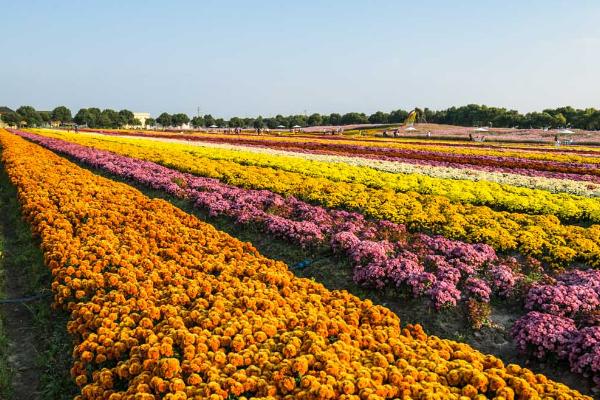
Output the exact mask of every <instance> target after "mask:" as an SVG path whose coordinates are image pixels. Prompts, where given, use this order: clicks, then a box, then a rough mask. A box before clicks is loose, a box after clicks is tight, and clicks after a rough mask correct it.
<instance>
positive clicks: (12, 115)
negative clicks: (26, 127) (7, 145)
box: [2, 111, 23, 127]
mask: <svg viewBox="0 0 600 400" xmlns="http://www.w3.org/2000/svg"><path fill="white" fill-rule="evenodd" d="M2 121H4V123H6V124H8V125H11V126H17V127H18V126H20V125H21V122H22V121H23V117H21V115H19V114H18V113H16V112H14V111H9V112H7V113H4V114H2Z"/></svg>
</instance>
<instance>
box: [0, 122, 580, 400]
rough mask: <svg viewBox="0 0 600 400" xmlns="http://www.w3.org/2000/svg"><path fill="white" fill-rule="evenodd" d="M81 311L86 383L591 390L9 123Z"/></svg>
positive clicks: (88, 392)
mask: <svg viewBox="0 0 600 400" xmlns="http://www.w3.org/2000/svg"><path fill="white" fill-rule="evenodd" d="M0 144H1V146H2V149H3V152H2V161H3V164H4V167H5V169H6V171H7V173H8V175H9V177H10V179H11V181H12V182H13V184H15V186H16V187H17V189H18V193H19V200H20V202H21V205H22V211H23V214H24V216H25V218H26V219H27V221H28V222H29V223H30V224H31V225H32V229H33V231H34V233H35V234H36V235H38V236H39V237H40V238H41V241H42V249H43V252H44V260H45V263H46V264H47V265H48V267H49V268H51V270H52V274H53V277H54V281H53V284H52V289H53V292H54V294H55V301H56V303H57V304H58V305H60V306H62V307H65V308H66V309H68V310H69V311H70V312H71V319H70V322H69V324H68V329H69V331H70V332H71V333H72V334H74V335H75V337H76V339H77V344H76V347H75V349H74V352H73V355H74V358H75V362H74V365H73V368H72V374H73V376H74V378H75V380H76V383H77V384H78V385H79V386H80V387H81V394H80V395H79V396H77V398H78V399H108V400H119V399H136V400H137V399H142V400H145V399H156V398H165V399H171V400H174V399H192V398H193V399H206V398H207V399H213V400H217V399H236V398H237V399H246V398H263V399H275V398H283V399H357V400H358V399H365V400H366V399H368V400H376V399H385V398H388V399H391V398H402V399H417V398H418V399H467V398H470V399H485V398H496V399H515V398H519V399H541V398H548V399H549V398H552V399H559V398H560V399H584V398H586V399H587V398H588V397H586V396H583V395H581V394H580V393H578V392H577V391H575V390H571V389H569V388H568V387H566V386H565V385H562V384H558V383H555V382H553V381H551V380H549V379H547V378H546V377H545V376H543V375H536V374H534V373H532V372H531V371H530V370H528V369H526V368H521V367H519V366H517V365H513V364H511V365H507V366H505V365H504V364H503V363H502V361H500V360H499V359H497V358H495V357H493V356H489V355H484V354H481V353H479V352H477V351H475V350H473V349H472V348H471V347H469V346H468V345H465V344H461V343H457V342H453V341H449V340H443V339H439V338H437V337H434V336H427V335H426V334H425V333H424V332H423V331H422V329H421V328H420V327H419V326H408V327H406V328H404V329H401V328H400V321H399V319H398V318H397V316H396V315H395V314H393V313H392V312H391V311H389V310H388V309H386V308H384V307H381V306H375V305H373V304H372V303H370V302H369V301H361V300H359V299H358V298H356V297H354V296H352V295H350V294H348V293H346V292H343V291H329V290H327V289H325V288H324V287H323V286H322V285H320V284H317V283H314V282H312V281H310V280H306V279H299V278H296V277H294V276H293V274H291V273H290V272H289V271H288V270H287V267H286V266H285V264H283V263H281V262H276V261H273V260H269V259H267V258H264V257H263V256H261V255H260V254H258V253H257V251H256V250H255V249H254V248H253V247H252V246H251V245H249V244H247V243H242V242H239V241H238V240H236V239H234V238H232V237H230V236H228V235H226V234H224V233H222V232H219V231H217V230H215V229H214V228H213V227H212V226H210V225H207V224H205V223H202V222H201V221H199V220H198V219H196V218H195V217H193V216H191V215H189V214H186V213H184V212H182V211H180V210H179V209H177V208H175V207H173V206H171V205H170V204H168V203H167V202H164V201H162V200H151V199H149V198H147V197H145V196H144V195H142V194H141V193H140V192H138V191H137V190H135V189H133V188H131V187H129V186H127V185H124V184H121V183H116V182H113V181H110V180H108V179H105V178H102V177H100V176H97V175H94V174H92V173H90V172H89V171H86V170H83V169H81V168H79V167H77V166H76V165H74V164H72V163H70V162H68V161H66V160H65V159H63V158H60V157H58V156H56V155H55V154H53V153H51V152H49V151H47V150H44V149H42V148H40V147H39V146H37V145H34V144H31V143H29V142H26V141H25V140H24V139H21V138H18V137H15V136H13V135H10V134H8V133H6V132H5V131H0Z"/></svg>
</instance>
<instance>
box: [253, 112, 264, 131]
mask: <svg viewBox="0 0 600 400" xmlns="http://www.w3.org/2000/svg"><path fill="white" fill-rule="evenodd" d="M252 126H254V128H255V129H262V128H264V126H265V122H264V121H263V117H261V116H260V115H259V116H258V118H256V119H255V120H254V124H252Z"/></svg>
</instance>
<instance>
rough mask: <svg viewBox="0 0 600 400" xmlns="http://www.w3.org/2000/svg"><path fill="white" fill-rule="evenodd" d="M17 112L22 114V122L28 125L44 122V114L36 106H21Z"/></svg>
mask: <svg viewBox="0 0 600 400" xmlns="http://www.w3.org/2000/svg"><path fill="white" fill-rule="evenodd" d="M17 114H19V115H20V116H21V120H22V122H24V123H25V124H27V126H40V125H42V123H43V119H42V116H41V115H40V113H39V112H37V111H35V108H33V107H31V106H21V107H19V108H18V109H17Z"/></svg>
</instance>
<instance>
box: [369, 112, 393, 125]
mask: <svg viewBox="0 0 600 400" xmlns="http://www.w3.org/2000/svg"><path fill="white" fill-rule="evenodd" d="M389 118H390V115H389V114H388V113H384V112H383V111H377V112H376V113H375V114H371V115H370V116H369V122H370V123H372V124H387V123H388V121H389Z"/></svg>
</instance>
